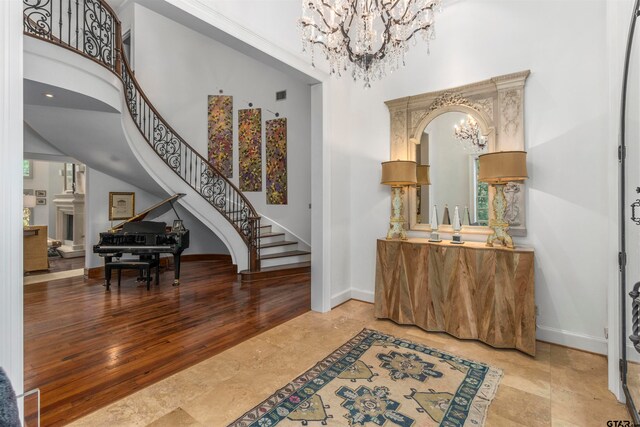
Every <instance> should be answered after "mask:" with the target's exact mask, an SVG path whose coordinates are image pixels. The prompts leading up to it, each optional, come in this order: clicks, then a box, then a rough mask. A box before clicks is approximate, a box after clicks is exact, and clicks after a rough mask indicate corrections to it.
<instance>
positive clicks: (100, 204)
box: [85, 168, 229, 268]
mask: <svg viewBox="0 0 640 427" xmlns="http://www.w3.org/2000/svg"><path fill="white" fill-rule="evenodd" d="M86 174H87V192H86V196H85V215H86V216H85V220H86V223H85V230H86V233H85V236H87V238H86V242H85V252H86V262H85V267H86V268H94V267H99V266H101V265H103V263H104V259H102V258H100V257H99V256H98V255H96V254H94V253H93V245H95V244H97V243H98V241H99V238H100V233H101V232H103V231H107V230H108V229H109V228H110V227H111V225H112V223H111V222H110V221H109V192H112V191H119V192H134V193H135V209H136V213H140V212H141V211H143V210H145V209H147V208H150V207H151V206H153V205H155V204H156V203H158V202H159V201H161V200H162V198H160V197H158V196H156V195H153V194H151V193H148V192H146V191H144V190H142V189H140V188H138V187H136V186H135V185H132V184H129V183H127V182H124V181H121V180H119V179H117V178H114V177H112V176H110V175H106V174H104V173H102V172H99V171H97V170H95V169H89V168H87V172H86ZM176 210H177V211H178V215H179V216H180V218H181V219H182V220H183V221H184V226H185V227H186V228H187V229H188V230H189V234H190V237H191V238H190V245H189V248H188V249H187V250H185V252H184V253H185V254H190V253H191V254H228V253H229V251H228V249H227V248H226V246H225V245H224V243H222V241H221V240H220V239H219V238H218V237H217V236H216V235H215V234H214V233H213V232H212V231H211V230H209V229H208V228H207V227H205V226H204V225H203V224H202V223H201V222H200V221H198V220H196V219H195V218H194V217H193V215H191V214H190V213H189V212H187V211H186V210H185V209H183V208H182V207H180V206H178V207H177V209H176ZM174 219H176V215H175V213H174V212H173V211H169V212H167V213H165V214H164V215H162V216H160V217H157V218H149V220H151V221H164V222H166V223H167V224H168V225H171V224H172V223H173V220H174ZM119 222H120V221H114V222H113V225H115V224H117V223H119Z"/></svg>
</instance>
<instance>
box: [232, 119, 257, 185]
mask: <svg viewBox="0 0 640 427" xmlns="http://www.w3.org/2000/svg"><path fill="white" fill-rule="evenodd" d="M238 152H239V155H238V156H239V158H240V191H262V110H261V109H260V108H251V109H247V110H239V111H238Z"/></svg>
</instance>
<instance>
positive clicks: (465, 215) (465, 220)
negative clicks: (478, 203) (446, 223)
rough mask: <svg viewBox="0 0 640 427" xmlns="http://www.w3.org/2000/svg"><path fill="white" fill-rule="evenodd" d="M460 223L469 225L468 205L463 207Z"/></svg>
mask: <svg viewBox="0 0 640 427" xmlns="http://www.w3.org/2000/svg"><path fill="white" fill-rule="evenodd" d="M462 225H471V214H470V213H469V206H465V207H464V213H463V214H462Z"/></svg>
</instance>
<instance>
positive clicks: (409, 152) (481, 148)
mask: <svg viewBox="0 0 640 427" xmlns="http://www.w3.org/2000/svg"><path fill="white" fill-rule="evenodd" d="M529 73H530V72H529V71H523V72H519V73H514V74H508V75H504V76H498V77H494V78H491V79H488V80H485V81H481V82H477V83H473V84H470V85H465V86H460V87H456V88H451V89H446V90H442V91H437V92H429V93H423V94H420V95H415V96H410V97H404V98H399V99H394V100H390V101H387V102H386V105H387V107H388V108H389V114H390V119H391V159H390V160H414V161H416V162H417V163H418V164H429V165H430V172H429V174H430V183H431V184H430V185H428V186H427V185H422V186H420V185H418V186H416V187H410V189H409V191H407V192H406V195H405V198H406V200H405V206H407V207H408V208H407V209H406V210H405V215H406V217H405V221H406V224H409V228H410V229H411V230H419V231H431V226H430V225H429V219H430V216H431V212H432V211H433V209H434V205H435V206H436V207H437V208H436V209H437V212H438V219H439V223H440V224H442V223H443V220H444V219H445V218H444V214H445V207H448V211H449V212H450V215H451V216H452V215H453V209H454V207H455V206H458V208H459V210H460V215H461V216H462V218H463V219H462V222H463V224H464V225H463V227H462V233H474V234H490V233H491V230H490V229H489V228H488V226H487V224H488V220H489V219H490V218H491V217H492V210H491V209H489V206H490V204H491V202H492V200H493V192H492V191H491V190H490V189H489V188H488V187H487V186H486V184H482V183H479V182H478V180H477V173H478V165H477V156H478V155H479V154H482V153H485V152H493V151H507V150H524V111H523V109H524V86H525V82H526V79H527V77H528V76H529ZM456 127H457V128H456ZM505 193H506V197H507V213H506V219H507V220H508V221H509V224H510V233H511V234H512V235H514V236H523V235H526V222H525V193H524V184H516V183H513V184H509V186H508V188H507V189H506V190H505ZM439 230H440V231H442V232H445V233H446V232H452V231H453V230H452V228H451V226H450V225H446V224H443V225H442V226H441V227H439Z"/></svg>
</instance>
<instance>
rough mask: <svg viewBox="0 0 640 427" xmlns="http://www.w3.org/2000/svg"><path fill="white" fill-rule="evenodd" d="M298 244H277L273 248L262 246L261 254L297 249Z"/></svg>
mask: <svg viewBox="0 0 640 427" xmlns="http://www.w3.org/2000/svg"><path fill="white" fill-rule="evenodd" d="M296 250H298V245H297V244H296V245H284V246H275V247H273V248H260V255H269V254H279V253H282V252H289V251H296Z"/></svg>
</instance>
